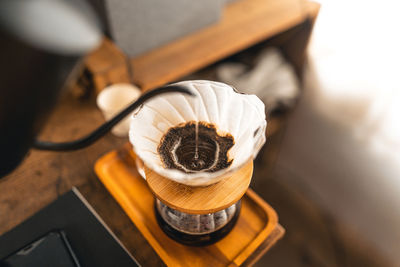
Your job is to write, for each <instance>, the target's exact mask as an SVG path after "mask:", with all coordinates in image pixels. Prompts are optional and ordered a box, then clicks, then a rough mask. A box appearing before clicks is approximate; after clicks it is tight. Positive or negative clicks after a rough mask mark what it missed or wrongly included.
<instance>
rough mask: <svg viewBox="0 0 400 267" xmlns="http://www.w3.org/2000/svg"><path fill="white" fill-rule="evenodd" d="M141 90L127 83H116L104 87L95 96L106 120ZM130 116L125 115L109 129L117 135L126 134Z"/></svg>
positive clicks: (123, 135)
mask: <svg viewBox="0 0 400 267" xmlns="http://www.w3.org/2000/svg"><path fill="white" fill-rule="evenodd" d="M140 94H141V92H140V90H139V88H137V87H136V86H134V85H132V84H128V83H117V84H113V85H110V86H108V87H106V88H105V89H104V90H102V91H101V92H100V94H99V95H98V96H97V106H98V108H99V109H100V110H101V111H102V112H103V115H104V117H105V119H106V120H109V119H111V118H112V117H114V115H116V114H117V113H118V112H119V111H121V110H122V109H124V108H125V107H126V106H128V105H129V104H130V103H132V102H133V101H135V100H136V99H137V98H138V97H139V96H140ZM130 120H131V116H127V117H126V118H125V119H123V120H122V121H121V122H120V123H118V124H117V125H115V126H114V128H113V129H112V130H111V131H112V133H113V134H115V135H117V136H119V137H125V136H128V133H129V125H130Z"/></svg>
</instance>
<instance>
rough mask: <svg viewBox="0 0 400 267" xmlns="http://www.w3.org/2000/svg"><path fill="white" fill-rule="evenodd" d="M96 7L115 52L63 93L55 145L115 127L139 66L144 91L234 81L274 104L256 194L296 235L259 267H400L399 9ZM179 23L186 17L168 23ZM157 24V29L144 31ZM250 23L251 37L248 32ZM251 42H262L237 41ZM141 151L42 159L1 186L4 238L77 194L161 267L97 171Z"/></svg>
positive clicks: (327, 2) (353, 3)
mask: <svg viewBox="0 0 400 267" xmlns="http://www.w3.org/2000/svg"><path fill="white" fill-rule="evenodd" d="M88 2H90V3H91V4H92V7H94V8H95V10H96V11H97V15H100V18H102V20H103V23H104V25H105V26H104V27H103V29H102V30H103V31H102V33H103V34H105V36H107V37H108V38H110V39H112V40H113V41H110V40H108V39H106V40H105V41H104V40H103V43H102V45H101V47H100V49H99V50H97V51H95V53H91V54H89V56H87V57H85V62H84V63H85V64H84V66H83V67H82V68H80V69H79V70H77V71H76V72H77V73H78V74H79V75H78V76H79V77H78V82H77V83H74V84H72V85H70V87H69V88H68V90H66V91H65V92H64V94H63V95H62V97H61V99H60V102H59V103H58V105H57V107H56V109H55V110H54V112H53V113H52V114H51V116H50V117H49V120H48V123H47V124H46V127H45V128H44V129H43V131H41V133H40V138H41V139H44V140H51V141H65V140H73V139H76V138H78V137H81V136H83V135H84V134H86V133H88V132H91V131H92V130H93V129H94V128H95V127H96V126H98V125H100V124H101V123H103V122H104V118H103V116H102V113H101V112H100V110H99V109H98V108H97V107H96V95H97V94H98V93H99V92H101V91H102V90H103V89H104V87H106V86H108V85H110V84H114V83H117V82H124V83H129V82H132V79H131V78H132V77H129V75H127V74H129V69H128V70H126V67H127V66H126V65H125V64H126V60H127V58H125V56H126V55H128V60H131V61H130V62H131V64H132V66H133V82H134V83H136V85H137V86H138V88H139V89H141V90H148V89H152V88H154V87H157V86H160V85H163V84H165V83H166V82H173V81H178V80H188V79H210V80H218V81H222V82H226V83H228V84H231V85H233V86H234V87H235V88H237V89H238V90H239V91H242V92H246V93H253V94H257V95H258V96H259V97H260V98H261V99H262V100H263V101H264V103H265V104H266V112H267V118H268V129H267V137H268V138H267V143H266V145H265V147H264V148H263V150H262V152H260V154H259V156H258V158H257V160H256V164H255V173H254V179H253V181H252V185H251V186H252V188H253V189H254V190H255V191H256V192H257V193H258V194H259V195H261V196H262V198H263V199H265V200H266V202H268V203H269V204H271V206H272V207H273V208H275V209H276V211H277V213H278V215H279V222H280V224H281V225H282V226H283V227H284V228H285V229H286V233H285V236H284V237H283V239H282V240H280V241H279V242H278V243H277V244H276V245H275V246H274V247H273V248H272V249H271V250H270V251H268V253H266V254H265V255H264V256H263V257H262V258H261V259H260V261H259V262H258V263H257V264H256V266H283V267H292V266H293V267H295V266H300V267H301V266H328V267H330V266H332V267H335V266H338V267H339V266H340V267H341V266H351V267H352V266H379V267H381V266H385V267H386V266H387V267H391V266H400V264H399V262H400V254H399V253H398V252H399V250H400V153H399V151H400V119H399V116H400V82H399V81H398V79H399V77H400V71H399V70H400V68H399V62H400V51H399V47H400V35H399V34H398V32H399V29H398V28H399V25H400V16H399V15H398V13H399V10H400V9H399V8H400V5H399V4H398V3H397V2H396V1H390V0H382V1H379V2H378V1H361V0H348V1H344V0H320V1H319V3H320V4H321V8H320V10H319V13H318V5H315V6H314V9H313V10H314V11H313V12H314V13H313V12H311V11H308V8H309V3H310V2H309V1H303V0H298V1H295V0H285V1H283V0H282V1H267V0H266V1H262V0H236V1H226V0H220V1H213V0H207V1H204V2H202V3H201V4H199V3H200V2H199V3H197V2H196V4H190V2H187V1H186V2H185V1H175V2H176V3H178V4H179V7H180V8H183V10H186V11H187V13H185V14H189V13H191V15H192V17H190V16H189V15H188V16H177V15H176V12H177V10H178V9H175V8H171V6H168V4H165V3H166V2H162V3H163V4H165V5H166V6H165V7H164V6H158V8H154V6H156V5H155V4H154V3H155V2H157V1H136V2H135V4H131V5H129V4H127V3H128V2H127V1H116V2H114V3H117V2H118V5H117V4H116V5H109V6H108V9H107V5H101V3H103V4H104V3H110V2H111V1H109V0H104V1H97V0H92V1H88ZM206 2H207V4H205V3H206ZM260 3H263V5H262V8H258V7H257V4H260ZM178 4H177V5H178ZM225 5H226V6H227V8H225ZM168 8H170V9H171V10H172V11H173V12H167V11H171V10H168ZM188 8H190V10H189V9H188ZM223 9H224V11H221V10H223ZM149 10H150V11H149ZM258 10H261V11H258ZM156 11H157V12H158V13H157V12H156ZM164 11H165V12H164ZM189 11H190V12H189ZM132 12H136V14H137V16H132V15H131V14H132ZM146 12H148V13H146ZM174 12H175V13H174ZM263 12H264V13H263ZM268 12H270V13H268ZM247 13H248V14H251V16H253V17H254V18H248V17H246V14H247ZM309 13H310V14H314V16H316V15H317V14H318V17H317V19H316V20H314V19H315V17H312V16H311V15H310V14H309ZM204 14H206V15H204ZM299 14H300V15H299ZM34 15H35V14H34ZM39 15H40V14H39ZM228 15H229V16H228ZM241 16H243V19H242V17H241ZM41 17H43V16H41ZM249 17H250V15H249ZM171 18H172V19H173V18H178V19H177V20H172V21H173V22H171V23H175V24H166V23H165V21H170V20H171ZM237 18H239V19H237ZM262 18H265V20H262ZM144 19H147V22H148V21H150V22H152V23H147V22H146V23H144V24H143V25H142V24H140V22H141V21H143V20H144ZM230 19H232V21H233V22H230V21H229V20H230ZM252 19H253V21H252ZM107 20H108V21H107ZM126 20H128V21H129V23H127V22H126ZM43 21H44V24H47V22H46V21H45V20H43ZM188 21H191V22H188ZM193 21H195V22H196V23H192V22H193ZM67 22H68V21H67ZM153 22H154V23H153ZM246 22H247V23H249V27H248V28H245V27H244V26H243V27H244V29H243V28H240V27H237V25H239V26H240V25H241V24H243V23H246ZM235 23H236V24H235ZM262 23H264V24H262ZM66 25H67V26H69V23H67V24H66ZM169 25H172V26H170V27H168V26H169ZM213 25H214V26H213ZM221 25H222V26H221ZM275 25H277V26H276V27H275ZM282 25H283V26H282ZM288 25H289V26H290V27H289V26H288ZM39 26H41V25H39ZM144 26H145V27H146V28H145V27H144ZM163 26H167V27H166V28H164V29H162V27H163ZM204 27H210V29H211V30H210V31H208V30H209V28H206V29H205V30H204V31H202V29H203V28H204ZM224 27H225V28H224ZM257 27H259V28H262V27H264V28H267V30H265V32H262V30H259V29H258V28H257ZM268 27H271V30H270V29H269V28H268ZM23 28H24V27H23ZM50 28H51V27H50ZM237 28H240V29H241V31H240V29H239V31H236V29H237ZM24 29H25V28H24ZM39 29H41V27H39ZM160 29H161V30H160ZM225 29H228V30H229V31H227V34H226V35H224V36H222V34H221V32H223V30H225ZM51 30H54V29H51ZM311 31H312V35H311V38H310V40H309V43H308V48H307V50H306V51H307V54H306V58H305V60H303V58H302V55H301V56H299V57H297V56H296V55H295V54H301V53H302V52H301V50H302V49H303V48H305V47H306V45H307V41H308V35H309V34H310V32H311ZM52 32H54V31H52ZM160 32H161V33H160ZM260 32H261V33H262V34H264V35H263V36H262V37H263V38H261V37H259V36H261V35H260V34H261V33H260ZM223 33H225V32H223ZM259 33H260V34H259ZM246 34H249V35H250V34H253V35H254V36H256V37H257V38H258V39H257V38H256V37H254V38H253V37H251V38H250V37H249V39H251V41H248V42H247V43H246V44H239V45H236V44H235V43H234V42H240V41H241V38H243V39H246V38H247V37H246V36H245V35H246ZM62 35H63V34H62ZM185 36H186V37H185ZM221 36H222V37H221ZM237 36H239V38H238V37H237ZM302 36H303V37H302ZM304 36H305V37H304ZM192 37H194V38H192ZM206 37H207V38H206ZM35 38H36V36H35ZM57 38H58V39H59V37H57ZM101 38H103V37H101ZM180 38H182V39H180ZM39 39H40V38H39ZM58 39H57V40H58ZM73 39H78V38H73ZM215 40H217V41H215ZM246 40H247V39H246ZM213 41H215V42H213ZM169 42H172V44H170V43H169ZM225 42H226V43H225ZM62 43H64V42H62ZM114 43H115V44H117V45H118V46H119V48H115V46H113V44H114ZM209 44H211V46H208V45H209ZM163 45H165V46H163ZM228 50H229V51H228ZM182 51H183V52H182ZM193 51H195V52H196V53H195V52H193ZM299 51H300V52H299ZM122 52H124V53H122ZM84 55H86V51H85V53H82V54H80V55H79V58H80V57H83V56H84ZM196 55H197V56H196ZM208 55H212V56H210V57H207V56H208ZM214 55H215V57H214ZM46 56H47V55H46ZM51 56H53V54H51ZM74 56H75V55H74ZM129 58H130V59H129ZM22 60H24V58H22ZM197 61H198V62H202V63H198V64H197V63H193V62H197ZM160 62H161V63H160ZM303 63H304V64H303ZM196 64H197V65H196ZM3 66H5V65H3ZM7 68H8V67H7V66H6V67H4V69H2V70H5V69H7ZM17 70H18V71H19V69H17ZM16 73H17V72H16ZM26 73H28V74H29V73H30V70H28V69H27V71H26ZM44 76H45V75H44ZM16 77H19V76H18V75H17V76H16ZM6 78H7V77H6ZM14 78H15V77H14ZM14 80H18V79H14ZM44 80H45V79H44ZM63 81H64V80H63ZM38 90H40V89H38ZM27 91H28V92H32V91H29V88H28V89H27ZM32 94H33V93H32ZM44 94H47V93H46V92H44ZM33 95H35V94H33ZM17 97H19V96H17ZM32 97H34V96H32ZM35 97H36V96H35ZM40 97H41V96H40ZM40 97H39V96H38V98H40ZM21 99H22V98H21ZM1 100H3V101H4V103H6V102H8V100H5V98H4V99H0V101H1ZM26 102H27V103H31V102H32V101H30V99H27V100H26ZM51 102H52V103H53V102H55V101H51ZM39 106H40V105H39ZM0 115H1V114H0ZM21 116H23V117H24V118H25V117H26V116H25V113H24V114H22V115H21ZM0 118H2V117H1V116H0ZM35 129H36V128H35ZM32 135H33V134H32ZM32 139H33V138H32ZM127 141H128V140H127V138H126V133H125V137H122V138H121V137H116V136H113V135H112V134H108V135H106V136H105V137H104V138H103V139H102V140H101V141H99V142H98V143H96V144H94V145H93V146H91V147H89V148H87V149H85V150H80V151H72V152H66V153H53V152H42V151H35V150H32V151H31V152H30V153H29V154H28V155H27V156H26V158H25V160H24V162H23V163H22V164H21V165H20V166H19V167H18V168H17V169H16V170H15V171H14V172H13V173H11V174H10V175H8V176H5V177H4V179H1V180H0V214H7V216H0V234H3V233H5V232H7V231H8V230H10V229H12V228H13V227H15V226H16V225H17V224H19V223H21V222H22V221H23V220H25V219H26V218H28V217H29V216H31V215H33V214H34V213H35V212H37V211H38V210H40V209H41V208H43V207H44V206H46V205H47V204H49V203H51V202H52V201H54V200H55V199H56V198H57V197H59V196H60V195H62V194H63V193H65V192H67V191H68V190H70V189H71V187H72V186H77V187H78V188H79V190H80V191H81V192H82V193H83V195H85V197H86V198H87V199H88V200H89V202H90V203H91V204H92V205H93V206H94V208H95V209H96V211H98V212H99V214H100V215H101V217H102V218H104V220H105V221H106V223H107V224H108V225H109V226H110V228H111V229H112V230H113V231H114V232H115V233H116V235H117V236H118V238H120V239H121V241H122V243H124V244H125V245H126V247H127V248H128V250H129V251H131V252H133V253H132V254H133V255H134V256H135V257H137V258H138V260H139V262H147V259H149V258H150V259H152V260H154V261H155V263H154V262H153V263H154V265H157V264H159V263H160V260H159V259H158V258H157V257H156V255H155V252H154V251H153V250H152V249H151V247H150V246H149V245H148V243H147V241H146V240H145V239H144V238H143V237H142V236H141V235H140V232H139V231H138V230H137V229H136V228H135V227H134V226H133V224H132V222H131V221H130V219H129V218H128V217H127V216H126V215H125V213H124V212H123V210H122V209H121V208H120V207H119V206H118V204H117V203H116V202H115V201H114V199H113V198H112V197H111V196H110V195H109V194H108V192H107V191H106V189H105V188H104V186H103V185H102V184H101V183H100V182H99V180H98V178H97V177H96V175H95V174H94V171H93V165H94V163H95V162H96V160H97V159H98V158H99V157H100V156H101V155H103V154H104V153H106V152H108V151H110V150H112V149H115V148H117V147H120V146H122V145H123V144H125V143H127ZM30 145H31V143H30V144H29V145H27V147H28V148H27V149H29V147H30ZM24 153H25V152H24ZM6 156H7V155H6ZM138 244H139V246H138ZM138 247H139V249H138Z"/></svg>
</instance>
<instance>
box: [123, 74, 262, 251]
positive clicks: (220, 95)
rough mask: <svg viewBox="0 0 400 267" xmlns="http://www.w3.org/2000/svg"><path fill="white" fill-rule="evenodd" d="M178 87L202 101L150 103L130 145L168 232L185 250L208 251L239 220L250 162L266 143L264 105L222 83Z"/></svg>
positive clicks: (176, 98) (173, 98) (175, 97)
mask: <svg viewBox="0 0 400 267" xmlns="http://www.w3.org/2000/svg"><path fill="white" fill-rule="evenodd" d="M175 85H178V86H182V87H184V88H187V89H190V91H191V92H193V93H194V94H195V95H196V97H187V96H185V95H181V94H171V95H168V96H165V97H159V98H154V99H152V100H151V101H149V102H147V103H146V104H145V105H143V106H142V107H141V108H140V109H139V110H137V111H136V112H135V114H134V115H133V119H132V122H131V131H130V141H131V143H132V144H133V148H134V150H135V152H136V154H137V155H138V156H139V157H140V159H141V160H142V161H143V163H144V171H145V176H146V179H147V182H148V185H149V188H150V189H151V190H152V191H153V193H154V195H155V197H156V201H155V213H156V217H157V219H158V222H159V224H160V226H161V228H162V229H163V230H164V232H166V233H167V234H168V235H169V236H170V237H172V238H173V239H175V240H177V241H179V242H181V243H184V244H189V245H205V244H210V243H213V242H216V241H217V240H219V239H220V238H222V237H223V236H225V235H226V234H227V233H229V231H230V230H231V229H232V227H233V226H234V224H235V222H236V220H237V218H238V216H239V212H240V198H241V197H242V196H243V195H244V193H245V192H246V190H247V188H248V186H249V183H250V180H251V176H252V169H253V162H252V160H253V158H254V157H255V156H256V155H257V153H258V151H259V150H260V148H261V146H262V145H263V144H264V142H265V129H266V121H265V114H264V104H263V103H262V102H261V101H260V100H259V99H258V98H257V97H256V96H254V95H245V94H240V93H238V92H236V91H235V90H234V89H233V88H232V87H230V86H228V85H226V84H222V83H218V82H211V81H185V82H180V83H177V84H175Z"/></svg>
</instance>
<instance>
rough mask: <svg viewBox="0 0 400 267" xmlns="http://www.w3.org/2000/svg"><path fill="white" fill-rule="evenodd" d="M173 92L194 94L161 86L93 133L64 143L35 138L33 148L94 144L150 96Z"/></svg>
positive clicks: (75, 148)
mask: <svg viewBox="0 0 400 267" xmlns="http://www.w3.org/2000/svg"><path fill="white" fill-rule="evenodd" d="M173 92H176V93H183V94H188V95H192V96H194V93H193V92H191V91H190V90H189V89H187V88H185V87H183V86H177V85H170V86H164V87H160V88H157V89H154V90H151V91H148V92H146V93H145V94H143V95H142V96H141V97H139V99H137V100H136V101H135V102H133V103H132V104H130V105H129V106H128V107H126V108H125V109H124V110H122V111H121V112H119V113H118V114H117V115H115V116H114V117H113V118H112V119H111V120H109V121H107V122H105V123H104V124H102V125H101V126H99V127H98V128H97V129H96V130H94V131H93V132H92V133H90V134H88V135H87V136H84V137H82V138H79V139H77V140H74V141H69V142H62V143H53V142H45V141H39V140H35V141H34V143H33V148H35V149H39V150H51V151H71V150H77V149H82V148H85V147H87V146H89V145H91V144H93V143H94V142H96V141H97V140H98V139H100V138H101V137H102V136H104V135H105V134H106V133H108V132H109V131H110V130H111V129H112V128H113V127H114V126H115V125H116V124H117V123H119V122H120V121H121V120H123V119H124V118H125V117H126V116H128V115H129V114H130V113H131V112H132V111H134V110H135V109H136V108H138V107H140V106H141V105H143V104H144V103H145V102H146V101H147V100H149V99H150V98H153V97H155V96H158V95H161V94H165V93H173Z"/></svg>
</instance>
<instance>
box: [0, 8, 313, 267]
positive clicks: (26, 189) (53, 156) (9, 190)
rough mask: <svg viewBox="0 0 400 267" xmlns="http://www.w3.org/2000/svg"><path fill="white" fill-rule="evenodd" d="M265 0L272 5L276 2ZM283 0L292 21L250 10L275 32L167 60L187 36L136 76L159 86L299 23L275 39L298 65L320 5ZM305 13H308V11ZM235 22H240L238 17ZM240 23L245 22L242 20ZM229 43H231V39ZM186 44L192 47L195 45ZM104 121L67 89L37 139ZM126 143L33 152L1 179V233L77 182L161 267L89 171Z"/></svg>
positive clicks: (148, 262)
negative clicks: (166, 68)
mask: <svg viewBox="0 0 400 267" xmlns="http://www.w3.org/2000/svg"><path fill="white" fill-rule="evenodd" d="M247 1H250V2H247ZM254 1H255V2H259V0H239V1H238V3H235V4H233V5H232V6H231V7H230V10H231V11H230V12H231V13H232V12H233V13H234V12H238V11H237V10H238V9H237V8H239V7H243V6H244V7H246V6H247V7H248V8H250V7H252V5H251V3H255V2H254ZM268 1H269V2H274V3H278V2H279V1H278V2H276V1H272V0H268ZM268 1H267V2H268ZM241 2H245V3H241ZM283 2H284V3H285V5H282V4H276V5H272V7H273V8H279V10H280V12H281V13H278V15H279V14H287V15H288V16H289V18H293V19H291V20H289V19H287V18H286V17H285V16H283V17H282V20H284V22H285V23H281V24H279V23H278V22H279V21H280V20H279V16H278V15H276V14H275V15H272V13H271V11H269V13H268V12H267V10H264V11H265V12H267V13H266V14H270V15H271V19H265V20H266V21H264V20H263V19H262V18H263V17H264V18H268V16H265V15H264V14H263V13H262V12H261V13H259V12H255V11H256V9H254V6H253V9H251V10H253V12H255V13H256V14H257V16H255V18H256V21H251V23H252V24H253V23H256V22H257V21H258V23H259V24H258V25H265V26H268V23H272V22H274V23H277V24H279V27H274V30H268V31H265V30H264V31H260V30H259V28H260V27H256V28H255V29H258V30H255V31H254V32H255V33H253V37H252V38H251V40H250V38H249V40H247V41H246V42H244V43H240V45H239V44H238V45H235V47H234V49H230V50H229V51H225V52H223V51H222V50H218V49H217V51H218V56H214V57H212V56H208V57H206V58H205V60H200V62H197V63H193V62H192V63H191V61H192V60H194V59H190V57H189V59H190V60H187V59H182V58H180V59H179V60H178V61H170V60H169V59H168V55H169V53H175V52H171V50H174V49H182V46H185V45H187V44H188V43H191V41H190V40H191V39H190V38H189V37H187V38H186V37H185V38H183V39H181V40H179V41H177V42H175V43H172V44H170V45H167V46H165V47H163V48H162V49H160V50H156V51H153V52H150V53H147V54H145V55H143V56H140V57H138V58H136V59H133V61H134V66H135V69H136V70H137V71H138V72H137V76H136V80H137V81H138V83H139V84H140V85H141V86H142V87H143V88H145V89H149V88H152V87H154V86H158V85H161V84H162V83H164V82H169V81H171V80H174V79H179V77H182V75H186V74H189V73H190V72H193V71H196V70H198V69H199V68H201V67H204V66H206V65H207V64H211V63H213V62H215V61H217V60H219V59H221V58H223V57H226V56H228V55H230V54H232V53H235V52H237V51H240V50H241V49H244V48H246V47H249V46H250V45H253V44H256V43H257V42H259V41H263V40H265V39H267V38H270V37H271V36H272V35H274V34H277V33H279V32H282V31H285V30H289V29H290V28H293V27H294V26H296V25H297V24H299V23H300V25H303V26H301V27H300V29H298V30H296V31H294V32H293V31H292V32H290V31H289V32H290V34H289V35H287V34H286V35H279V36H278V39H277V41H279V42H280V44H281V45H282V46H281V47H282V49H283V51H286V56H287V57H288V58H289V59H290V60H291V61H292V62H293V63H294V64H295V66H301V65H302V63H303V60H304V49H305V47H306V44H307V40H308V38H309V34H310V32H311V28H310V26H307V25H309V23H305V24H304V23H301V22H302V21H304V20H309V16H310V14H312V16H311V20H314V19H315V17H316V15H317V13H318V5H314V4H312V3H311V8H310V10H311V11H312V12H311V11H310V10H308V9H307V10H306V11H304V10H299V8H298V7H297V8H296V9H295V11H294V9H293V7H290V6H289V5H290V4H293V3H294V2H296V3H299V1H293V0H285V1H283ZM249 3H250V4H249ZM309 4H310V3H308V2H307V3H306V7H307V8H308V6H309ZM248 10H250V9H248ZM309 11H310V12H311V13H309ZM243 12H246V10H243ZM293 12H294V13H293ZM299 12H301V13H299ZM228 13H229V12H228ZM242 19H243V18H242ZM268 21H269V22H268ZM221 23H222V25H225V24H224V23H226V22H224V21H223V22H221ZM236 23H238V22H237V21H236ZM242 23H244V22H243V21H242ZM260 23H264V24H260ZM235 25H237V24H233V26H235ZM254 25H256V24H254ZM304 25H305V26H304ZM228 26H229V25H228ZM231 26H232V25H231ZM220 27H222V30H223V29H224V28H223V26H218V25H216V26H211V30H207V29H205V30H204V31H203V34H204V32H205V34H206V35H207V34H210V31H211V33H212V32H213V31H215V28H217V29H219V30H221V29H220ZM226 27H227V26H226ZM311 27H312V26H311ZM213 29H214V30H213ZM261 29H262V27H261ZM239 33H240V32H239ZM239 33H238V34H239ZM242 33H243V32H242ZM243 34H244V33H243ZM193 36H194V37H193V38H195V39H194V40H198V39H196V38H200V39H201V38H202V35H201V34H200V35H199V33H196V34H194V35H193ZM203 37H204V36H203ZM204 40H206V39H204ZM204 40H203V42H204ZM293 40H296V41H293ZM292 41H293V42H292ZM229 42H232V40H230V41H229ZM200 44H201V42H200ZM179 47H181V48H179ZM189 47H190V48H191V49H194V48H193V46H189ZM174 51H175V50H174ZM198 51H200V52H199V53H197V54H196V53H194V54H196V55H197V57H199V55H200V56H201V55H203V54H204V53H212V52H210V51H209V50H207V51H204V50H202V49H200V50H198ZM201 51H202V52H201ZM165 60H166V61H167V62H169V63H168V64H169V65H168V66H169V67H170V68H171V69H173V70H174V71H173V75H172V74H169V73H165V72H164V71H163V70H162V69H157V72H154V73H153V74H152V75H150V74H151V72H152V71H153V69H152V66H154V64H156V65H160V64H159V63H160V62H161V63H163V62H164V63H165ZM182 60H183V61H182ZM106 61H107V60H106ZM103 62H104V61H103ZM118 64H119V63H118ZM161 66H162V64H161ZM181 68H182V69H181ZM141 77H142V78H141ZM111 81H112V82H117V81H123V78H122V77H119V78H113V79H111ZM102 122H103V118H102V115H101V113H100V112H99V111H98V110H97V108H96V107H95V101H94V98H93V97H92V98H88V99H86V100H78V99H77V98H75V97H74V96H73V95H72V94H71V93H67V94H66V95H64V96H63V97H62V100H61V102H60V104H59V105H58V106H57V109H56V110H55V111H54V112H53V113H52V116H51V118H50V119H49V122H48V124H47V127H46V128H45V129H44V130H43V132H42V135H41V136H40V138H41V139H44V140H49V141H65V140H71V139H74V138H78V137H80V136H82V135H84V134H86V133H88V132H90V131H91V130H92V129H94V128H95V127H97V126H98V125H99V124H101V123H102ZM126 142H127V139H126V138H117V137H114V136H112V135H111V134H108V135H107V136H105V137H104V138H103V139H101V140H100V141H98V142H97V143H96V144H94V145H92V146H91V147H89V148H86V149H83V150H80V151H74V152H63V153H56V152H42V151H34V150H32V151H31V152H30V153H29V155H28V156H27V158H26V159H25V161H24V162H23V163H22V164H21V165H20V166H19V168H18V169H17V170H16V171H14V172H13V173H12V174H10V175H8V176H6V177H4V178H3V179H1V180H0V235H1V234H2V233H4V232H6V231H8V230H10V229H11V228H13V227H14V226H16V225H17V224H19V223H21V222H22V221H23V220H25V219H27V218H28V217H29V216H31V215H33V214H34V213H35V212H37V211H38V210H40V209H41V208H43V207H44V206H46V205H48V204H49V203H51V202H52V201H54V200H55V199H56V198H57V197H58V196H60V195H61V194H63V193H65V192H67V191H69V190H70V189H71V187H72V186H76V187H78V189H79V190H80V191H81V192H82V193H83V195H84V196H85V197H86V198H87V199H88V201H89V203H90V204H92V206H93V207H94V208H95V210H96V211H97V212H98V213H99V215H100V216H101V217H102V218H103V219H104V221H105V222H106V224H108V225H109V227H110V228H111V230H112V231H113V232H114V233H115V234H116V236H117V237H118V238H119V239H120V240H121V241H122V243H123V244H124V245H125V246H126V247H127V249H128V250H129V251H130V252H131V253H132V254H133V255H134V256H135V257H136V258H137V260H138V261H139V262H140V263H141V264H143V265H144V266H160V265H163V263H162V261H161V260H160V258H159V257H158V256H157V254H156V253H155V252H154V251H153V250H152V248H151V247H150V246H149V245H148V244H147V242H146V240H145V239H144V238H143V236H142V235H141V234H140V233H139V231H138V230H137V228H136V227H135V226H134V225H133V224H132V223H131V221H130V220H129V218H128V217H127V216H126V215H125V213H124V212H123V211H122V209H121V208H120V207H119V205H118V204H117V203H116V202H115V200H114V199H113V198H112V197H111V195H110V194H109V193H108V192H107V190H106V189H105V188H104V187H103V185H102V184H101V183H100V182H99V180H98V179H97V177H96V176H95V174H94V171H93V166H94V163H95V161H96V160H97V159H98V158H99V157H100V156H101V155H102V154H104V153H106V152H108V151H110V150H112V149H115V148H116V147H119V146H121V145H123V144H124V143H126ZM266 248H268V246H267V245H266V246H265V247H264V248H260V249H266Z"/></svg>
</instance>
